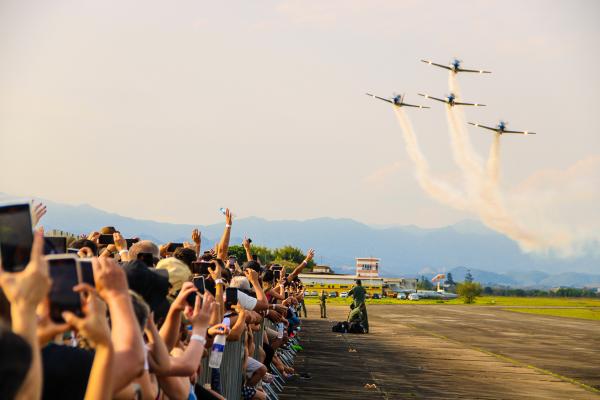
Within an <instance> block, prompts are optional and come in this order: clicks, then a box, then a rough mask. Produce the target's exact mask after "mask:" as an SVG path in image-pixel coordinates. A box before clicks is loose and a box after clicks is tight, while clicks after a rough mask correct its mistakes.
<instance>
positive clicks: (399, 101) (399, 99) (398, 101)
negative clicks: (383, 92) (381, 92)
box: [366, 93, 431, 108]
mask: <svg viewBox="0 0 600 400" xmlns="http://www.w3.org/2000/svg"><path fill="white" fill-rule="evenodd" d="M366 95H367V96H371V97H373V98H375V99H379V100H383V101H387V102H388V103H391V104H393V105H395V106H396V107H416V108H431V107H427V106H417V105H415V104H408V103H405V102H404V95H402V96H400V95H399V94H394V97H392V98H391V99H385V98H383V97H379V96H375V95H374V94H371V93H366Z"/></svg>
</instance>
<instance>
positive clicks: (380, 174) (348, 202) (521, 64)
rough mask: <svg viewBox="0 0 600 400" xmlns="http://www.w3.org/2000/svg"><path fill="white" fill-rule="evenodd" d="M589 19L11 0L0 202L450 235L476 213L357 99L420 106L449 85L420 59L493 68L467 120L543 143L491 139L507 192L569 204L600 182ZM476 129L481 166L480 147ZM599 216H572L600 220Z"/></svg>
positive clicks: (500, 10)
mask: <svg viewBox="0 0 600 400" xmlns="http://www.w3.org/2000/svg"><path fill="white" fill-rule="evenodd" d="M599 17H600V2H597V1H593V0H590V1H566V0H565V1H547V0H543V1H527V2H524V1H505V0H502V1H452V2H447V1H398V0H391V1H376V0H368V1H367V0H363V1H351V0H339V1H323V0H319V1H308V0H297V1H293V0H289V1H227V2H208V1H198V0H194V1H149V0H145V1H137V2H133V1H123V0H119V1H116V0H94V1H91V0H83V1H82V0H72V1H64V0H53V1H42V0H40V1H27V0H2V1H1V2H0V54H1V55H2V61H1V62H0V191H2V192H7V193H11V194H15V195H33V196H39V197H44V198H49V199H52V200H55V201H61V202H66V203H74V204H77V203H89V204H91V205H94V206H96V207H99V208H102V209H105V210H108V211H112V212H117V213H119V214H123V215H127V216H132V217H138V218H149V219H154V220H160V221H170V222H189V223H203V224H204V223H213V222H216V221H220V220H221V218H222V217H221V216H220V214H219V213H218V208H219V207H222V206H229V207H231V208H232V209H234V211H235V213H236V214H237V215H238V216H240V217H243V216H250V215H256V216H261V217H266V218H269V219H305V218H312V217H323V216H331V217H350V218H354V219H357V220H359V221H363V222H367V223H376V224H417V225H421V226H441V225H445V224H448V223H452V222H455V221H458V220H461V219H463V218H466V217H472V216H471V215H470V214H468V213H463V212H458V211H453V210H450V209H449V208H447V207H446V206H443V205H439V204H437V203H436V202H435V201H433V200H431V199H429V198H428V197H427V196H426V195H425V194H423V192H422V191H421V189H420V188H419V186H418V185H417V184H416V182H415V178H414V171H413V168H412V165H411V163H410V161H409V159H408V157H407V155H406V151H405V148H404V144H403V141H402V137H401V131H400V128H399V127H398V124H397V122H396V120H395V118H394V115H393V113H392V111H391V109H390V108H389V107H386V106H385V105H384V104H383V103H381V102H377V101H375V100H373V99H371V98H369V97H367V96H365V95H364V93H365V92H366V91H372V92H374V93H377V94H380V95H385V96H387V95H391V94H392V92H399V93H407V100H408V101H413V102H416V103H418V104H426V103H427V102H428V100H425V99H423V98H421V97H419V96H417V95H416V93H417V92H421V91H425V92H427V93H430V94H432V95H443V94H446V93H448V85H447V74H446V73H445V72H444V71H442V70H441V69H437V68H433V67H430V66H428V65H425V64H423V63H421V62H419V59H421V58H430V59H433V60H435V61H438V62H441V63H447V62H448V61H449V60H450V59H451V58H452V57H454V56H457V57H459V58H461V59H462V60H463V61H464V65H465V67H469V66H472V67H476V68H486V69H490V70H492V71H493V73H492V74H491V75H483V76H479V75H473V76H466V75H465V76H459V79H460V83H461V86H462V92H463V96H464V99H465V100H467V101H468V100H473V101H477V102H481V103H485V104H487V105H488V107H486V108H482V109H475V110H467V111H466V112H467V116H468V118H469V119H470V120H475V121H478V122H483V123H489V124H495V123H496V122H497V120H498V119H500V118H504V119H507V120H508V121H510V126H509V127H510V128H514V129H528V130H532V131H536V132H538V135H536V136H528V137H521V136H514V137H503V138H502V139H503V140H502V149H501V151H502V160H503V165H502V174H503V185H504V186H505V187H506V190H508V191H511V190H517V191H518V189H519V188H522V187H523V185H529V186H531V185H534V184H537V183H539V182H540V181H544V179H545V181H544V183H545V184H547V185H550V187H551V189H552V191H551V193H550V194H548V192H547V190H546V192H545V193H546V194H547V196H549V197H552V196H562V195H565V194H566V195H567V196H568V195H569V193H564V192H563V190H566V189H564V187H563V186H562V184H560V183H557V182H554V181H553V177H554V176H556V175H560V174H567V175H560V177H561V179H567V182H568V181H569V178H568V177H569V175H568V171H570V170H569V168H574V167H573V166H574V165H575V166H576V165H579V164H577V163H578V162H580V163H581V162H584V163H585V162H586V161H585V160H588V161H589V160H592V161H591V166H589V168H591V170H592V171H593V172H594V173H596V172H598V171H599V170H600V162H596V161H598V160H597V159H596V158H594V157H598V156H599V155H600V128H599V126H600V125H599V121H598V117H599V116H600V98H599V96H600V74H599V73H598V71H599V66H600V40H599V39H600V24H598V21H599ZM428 105H431V106H432V109H431V110H426V111H424V110H408V111H407V113H408V114H409V116H410V117H411V120H412V123H413V125H414V127H415V131H416V132H417V135H418V137H419V140H420V144H421V147H422V148H423V150H424V152H425V154H426V156H427V157H428V159H429V162H430V164H431V167H432V169H433V170H434V172H435V173H436V174H437V175H440V176H442V177H445V178H447V179H449V180H451V181H455V182H457V183H460V176H459V170H458V169H457V167H456V166H455V164H454V162H453V160H452V155H451V153H450V146H449V137H448V129H447V123H446V118H445V114H444V109H443V107H442V106H441V105H438V104H428ZM469 132H470V136H471V139H472V141H473V144H474V147H475V148H476V149H477V151H478V152H479V153H480V154H482V155H485V154H486V153H487V151H488V147H489V145H490V143H491V135H487V134H485V133H483V132H481V131H478V130H476V129H470V130H469ZM581 160H584V161H581ZM594 160H596V161H594ZM586 165H587V164H586ZM561 171H562V172H561ZM564 171H567V172H564ZM597 183H598V181H587V180H584V181H583V183H581V185H580V186H582V187H583V188H584V189H586V190H587V189H589V187H588V186H589V185H595V184H597ZM552 185H555V186H552ZM580 189H581V187H580ZM573 190H577V189H576V188H575V189H573ZM596 195H597V192H594V193H592V194H591V195H590V196H592V197H591V198H592V199H593V200H594V199H595V197H594V196H596ZM574 196H575V197H578V196H579V192H577V193H575V194H574ZM588 197H589V196H588ZM569 198H570V197H569ZM546 200H548V199H546ZM527 201H529V200H527ZM586 201H588V203H589V198H586ZM588 203H586V204H588ZM589 204H597V203H594V202H591V203H589ZM589 204H588V206H589ZM531 207H532V210H535V208H536V205H535V204H531ZM591 207H592V208H591V209H586V210H585V213H583V215H584V216H583V217H581V218H582V219H583V220H585V219H586V218H587V219H588V220H589V219H590V218H592V219H594V218H595V219H597V220H600V216H599V215H598V214H599V213H598V211H597V206H595V205H592V206H591ZM573 208H578V207H577V205H576V204H572V203H570V204H569V205H568V206H567V207H562V208H561V209H560V210H561V212H562V213H563V214H564V215H562V217H563V218H570V214H569V213H570V212H571V211H570V210H572V209H573ZM525 209H526V210H527V206H525ZM549 209H550V212H552V209H553V206H552V207H549ZM538 211H539V210H538ZM577 212H578V213H579V214H582V209H581V208H579V209H578V210H577ZM590 213H593V214H591V215H590ZM579 214H578V215H579ZM538 217H540V218H545V215H541V216H539V215H538Z"/></svg>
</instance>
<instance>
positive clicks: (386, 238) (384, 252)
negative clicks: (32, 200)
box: [0, 195, 600, 286]
mask: <svg viewBox="0 0 600 400" xmlns="http://www.w3.org/2000/svg"><path fill="white" fill-rule="evenodd" d="M3 197H4V198H6V197H7V196H6V195H4V196H2V195H0V200H2V198H3ZM44 202H45V203H46V204H47V205H48V214H47V215H46V216H45V217H44V220H43V225H44V226H45V227H46V228H47V229H62V230H65V231H69V232H73V233H88V232H90V231H92V230H97V229H99V228H100V227H102V226H105V225H114V226H116V227H117V228H118V229H120V230H121V231H122V232H123V233H124V235H126V236H128V237H132V236H140V237H142V238H146V239H150V240H153V241H155V242H157V243H166V242H168V241H174V242H175V241H177V242H180V241H184V240H188V241H189V237H190V233H191V231H192V229H193V228H195V227H199V228H200V229H201V231H202V234H203V248H207V247H209V246H212V245H214V243H215V241H216V240H218V239H219V237H220V235H221V233H222V231H223V228H224V223H222V224H213V225H208V226H201V225H192V224H169V223H161V222H155V221H148V220H138V219H134V218H128V217H124V216H121V215H118V214H114V213H109V212H106V211H102V210H99V209H97V208H94V207H91V206H89V205H77V206H74V205H65V204H61V203H56V202H52V201H47V200H44ZM244 235H248V236H249V237H251V238H252V240H253V242H254V243H256V244H260V245H265V246H268V247H280V246H283V245H287V244H292V245H294V246H298V247H301V248H303V249H307V248H309V247H313V248H315V249H316V250H317V257H316V261H317V262H319V263H321V262H322V263H325V264H329V265H331V266H332V267H333V268H334V269H336V270H338V271H340V272H348V271H349V270H351V269H352V267H353V265H354V259H355V257H365V256H376V257H379V258H381V265H382V271H383V272H384V273H385V274H387V275H391V276H406V275H412V276H416V275H419V274H420V273H421V272H423V271H427V272H431V273H433V272H441V271H452V270H453V269H454V268H457V267H466V268H469V269H471V272H472V273H473V275H475V277H476V279H477V276H476V273H475V271H477V274H481V276H482V278H481V280H482V281H486V282H490V283H492V282H496V283H502V284H507V285H538V284H544V285H546V284H547V285H549V286H559V285H561V284H563V285H565V283H561V282H586V281H589V279H596V278H593V277H591V276H589V275H586V274H593V273H595V272H597V271H600V268H599V267H600V259H598V258H594V257H593V256H582V257H577V258H570V259H560V258H550V257H544V256H539V255H532V254H527V253H524V252H522V251H521V250H520V248H519V247H518V246H517V244H516V243H515V242H513V241H512V240H510V239H508V238H506V237H505V236H503V235H500V234H498V233H496V232H494V231H491V230H489V229H487V228H486V227H484V226H483V225H481V224H480V223H478V222H476V221H463V222H460V223H458V224H455V225H451V226H447V227H443V228H438V229H424V228H419V227H416V226H413V225H411V226H388V227H371V226H368V225H365V224H363V223H360V222H357V221H354V220H352V219H333V218H316V219H311V220H306V221H293V220H280V221H269V220H265V219H262V218H257V217H250V218H243V219H239V220H235V221H234V227H233V232H232V243H234V244H235V243H240V242H241V238H242V237H243V236H244ZM461 271H462V270H460V269H459V270H457V274H460V273H462V272H461ZM515 271H517V272H515ZM539 271H543V272H539ZM572 271H577V273H578V274H577V273H574V272H572ZM453 274H454V272H453ZM557 274H558V275H557ZM455 280H460V279H459V276H455ZM596 282H600V279H596Z"/></svg>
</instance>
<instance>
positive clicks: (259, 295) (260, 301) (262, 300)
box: [244, 268, 269, 311]
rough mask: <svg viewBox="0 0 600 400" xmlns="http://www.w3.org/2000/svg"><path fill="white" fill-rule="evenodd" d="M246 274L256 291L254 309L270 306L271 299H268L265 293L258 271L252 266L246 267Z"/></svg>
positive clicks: (258, 309)
mask: <svg viewBox="0 0 600 400" xmlns="http://www.w3.org/2000/svg"><path fill="white" fill-rule="evenodd" d="M244 275H246V278H248V281H249V282H250V284H251V285H252V287H253V288H254V292H255V293H256V306H255V307H254V311H261V310H266V309H267V308H269V301H268V300H267V296H266V295H265V292H264V291H263V288H262V285H261V284H260V281H259V280H258V272H256V271H255V270H253V269H251V268H246V270H245V271H244Z"/></svg>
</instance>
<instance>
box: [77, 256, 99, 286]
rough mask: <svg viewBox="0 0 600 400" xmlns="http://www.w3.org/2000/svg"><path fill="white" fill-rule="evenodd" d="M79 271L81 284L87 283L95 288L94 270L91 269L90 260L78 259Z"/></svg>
mask: <svg viewBox="0 0 600 400" xmlns="http://www.w3.org/2000/svg"><path fill="white" fill-rule="evenodd" d="M79 269H80V270H81V282H83V283H87V284H88V285H91V286H92V287H96V281H95V280H94V269H93V268H92V260H90V259H87V258H80V259H79Z"/></svg>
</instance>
